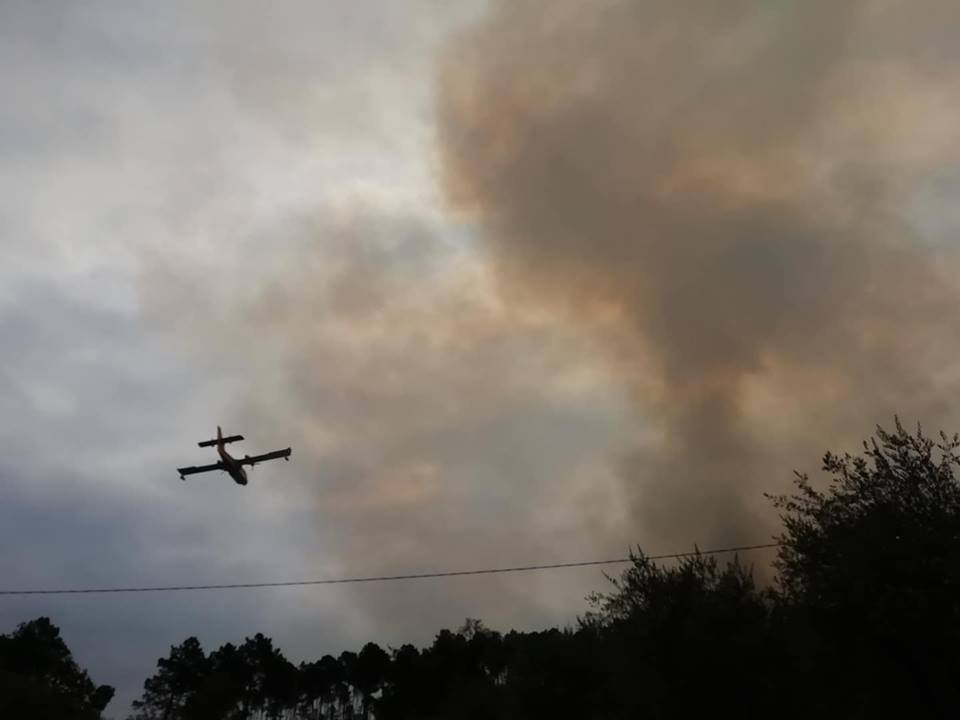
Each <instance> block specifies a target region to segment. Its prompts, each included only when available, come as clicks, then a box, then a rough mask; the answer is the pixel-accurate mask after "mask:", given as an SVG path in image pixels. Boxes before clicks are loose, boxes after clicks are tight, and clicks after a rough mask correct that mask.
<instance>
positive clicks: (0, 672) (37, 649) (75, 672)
mask: <svg viewBox="0 0 960 720" xmlns="http://www.w3.org/2000/svg"><path fill="white" fill-rule="evenodd" d="M112 698H113V688H111V687H109V686H107V685H100V686H97V685H95V684H94V682H93V681H92V680H91V679H90V677H89V675H87V672H86V671H85V670H82V669H80V667H79V666H78V665H77V664H76V662H75V661H74V659H73V656H72V655H71V654H70V649H69V648H68V647H67V645H66V643H64V641H63V639H62V638H61V637H60V629H59V628H57V626H56V625H54V624H53V623H51V622H50V620H49V619H48V618H45V617H41V618H37V619H36V620H32V621H30V622H28V623H23V624H21V625H20V626H19V627H18V628H17V629H16V630H14V631H13V633H11V634H10V635H0V718H37V720H96V718H99V717H100V714H101V713H102V712H103V709H104V708H105V707H106V706H107V703H109V702H110V700H111V699H112Z"/></svg>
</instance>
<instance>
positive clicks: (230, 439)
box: [197, 435, 243, 447]
mask: <svg viewBox="0 0 960 720" xmlns="http://www.w3.org/2000/svg"><path fill="white" fill-rule="evenodd" d="M238 440H243V435H231V436H230V437H225V438H224V439H223V443H224V444H226V443H232V442H237V441H238ZM217 442H218V440H217V439H216V438H214V439H213V440H204V441H203V442H202V443H197V445H199V446H200V447H215V446H216V444H217Z"/></svg>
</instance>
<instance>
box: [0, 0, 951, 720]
mask: <svg viewBox="0 0 960 720" xmlns="http://www.w3.org/2000/svg"><path fill="white" fill-rule="evenodd" d="M957 14H958V12H957V11H956V10H954V9H953V4H951V3H947V2H945V1H943V2H940V1H939V0H924V1H923V2H913V1H912V2H910V3H907V2H902V1H899V0H876V1H875V2H849V3H844V4H837V3H832V2H826V1H824V2H805V3H802V4H801V3H796V2H781V3H770V2H760V1H759V0H738V1H737V2H732V3H723V4H717V3H713V2H706V1H704V2H699V1H697V2H688V3H676V2H666V1H664V2H659V1H651V2H646V3H633V2H626V0H623V1H620V0H609V1H604V2H598V3H579V2H572V1H571V2H567V1H566V0H551V2H509V3H507V2H504V3H494V4H493V6H491V7H486V4H485V3H482V2H480V0H477V1H476V2H473V1H472V0H471V1H470V2H467V1H462V2H455V3H449V2H436V1H433V0H417V1H416V2H400V1H399V0H396V1H393V0H377V1H376V2H373V1H371V2H364V3H346V2H345V3H336V4H335V3H322V4H320V3H309V2H291V3H284V4H282V5H281V6H280V7H279V9H278V8H277V7H268V6H267V4H264V3H261V2H255V1H253V0H250V1H249V2H246V1H243V2H231V3H220V2H200V3H196V2H186V1H184V2H169V3H163V4H157V3H149V2H127V3H110V2H91V3H84V4H82V5H79V4H76V3H66V2H64V3H43V4H40V3H35V2H27V1H23V2H15V1H10V0H6V1H0V60H2V63H0V93H2V94H3V97H4V103H3V107H2V110H0V159H2V163H0V243H2V245H0V247H2V248H3V260H4V262H3V263H0V333H2V336H0V337H2V338H3V343H2V346H0V359H2V362H0V408H2V411H3V412H2V413H0V458H2V461H0V472H2V475H0V578H2V582H0V585H2V586H3V587H9V588H17V587H55V586H92V585H128V584H131V585H132V584H138V583H147V584H167V583H176V584H179V583H193V582H237V581H240V582H243V581H250V580H254V581H257V580H288V579H294V578H314V577H337V576H344V575H367V574H379V573H384V572H387V573H399V572H405V571H412V572H416V571H428V570H434V569H436V570H444V569H453V568H465V567H466V568H469V567H488V566H495V565H512V564H518V563H521V564H526V563H534V562H541V561H568V560H581V559H591V558H594V557H599V556H606V555H610V554H613V555H620V554H622V553H623V552H624V551H625V550H626V547H627V546H628V544H631V543H635V542H642V543H644V545H645V547H647V548H648V549H649V550H651V551H670V550H674V549H678V550H685V549H689V548H690V547H691V546H692V545H693V543H694V542H697V543H700V545H701V546H702V547H703V546H707V545H710V544H712V543H725V542H741V541H743V542H755V541H756V542H763V541H765V540H767V539H768V537H769V534H770V532H771V528H772V524H771V517H770V513H769V509H768V508H767V506H766V503H765V501H764V500H763V498H762V492H763V491H772V492H779V491H782V490H783V489H785V488H786V487H787V486H788V484H789V481H790V473H791V471H792V470H793V469H794V468H800V469H806V470H811V471H815V470H816V469H817V460H818V458H819V456H820V454H821V453H822V452H823V451H824V450H826V449H827V448H833V449H844V448H851V449H852V448H855V443H856V442H857V441H858V440H859V439H860V438H861V437H863V436H864V435H865V434H867V433H869V432H870V430H871V428H872V426H873V424H874V423H876V422H888V421H889V420H890V419H891V415H892V413H893V412H900V413H901V414H902V415H903V417H904V418H905V419H906V420H907V421H910V422H912V421H914V420H917V419H920V420H923V421H924V422H926V423H928V424H930V425H933V426H937V425H940V424H943V425H945V426H946V427H947V428H948V429H954V428H953V426H952V425H951V423H952V422H953V421H954V420H955V413H954V412H953V410H952V408H951V406H950V403H949V398H950V397H952V393H953V391H954V390H955V388H956V380H957V373H956V370H955V361H954V358H955V357H956V354H957V352H956V351H957V350H958V348H957V344H958V343H957V341H956V339H955V337H956V334H955V333H952V332H951V327H952V313H953V312H954V308H955V307H956V300H957V296H956V294H957V288H956V285H955V282H954V280H953V278H954V277H956V273H955V272H954V268H955V264H956V261H955V257H954V241H953V234H954V231H955V230H956V228H957V226H958V222H957V220H958V216H957V212H956V210H955V207H954V206H955V203H953V202H952V200H951V198H952V195H953V194H954V193H955V191H956V189H957V176H956V171H955V170H954V168H955V167H956V164H955V163H956V160H957V158H956V152H957V150H956V149H957V148H958V147H960V145H958V143H957V139H958V138H957V137H956V135H957V130H956V127H957V126H956V123H955V122H952V120H953V119H954V118H955V117H956V109H957V101H958V96H957V91H956V89H955V88H956V87H958V85H957V82H956V81H957V80H958V79H960V78H958V72H957V70H958V67H957V58H956V50H955V48H954V45H953V43H952V41H951V37H950V33H948V32H947V29H948V28H951V27H956V21H957V20H958V19H960V18H958V17H956V15H957ZM217 424H221V425H223V426H224V430H226V431H229V432H241V433H243V434H244V435H246V437H247V442H246V443H244V445H243V451H245V452H253V451H259V450H268V449H273V448H274V447H285V446H286V445H288V444H289V445H292V446H293V449H294V452H293V458H292V462H291V463H289V464H286V463H277V464H270V465H266V466H260V467H257V468H255V469H254V470H253V471H252V479H251V483H250V485H249V486H247V487H245V488H238V487H237V486H235V485H233V484H232V483H231V482H230V481H229V479H228V478H226V477H225V476H206V477H203V476H201V477H196V478H191V480H190V482H188V483H186V484H184V483H180V482H179V481H178V480H177V477H176V474H175V470H174V468H176V467H177V466H179V465H181V464H194V463H199V462H202V461H205V460H206V459H207V458H208V457H209V455H208V454H206V453H205V452H204V451H201V450H199V449H198V448H197V447H196V442H197V441H199V440H203V439H206V438H207V437H209V436H210V435H211V434H212V433H213V432H214V430H215V427H216V425H217ZM756 561H757V563H758V564H760V565H762V564H763V563H764V561H765V558H764V557H763V556H758V557H757V558H756ZM602 587H603V579H602V576H601V574H600V572H599V571H597V570H594V569H588V570H575V571H563V572H558V573H553V574H550V573H545V574H530V575H523V576H503V577H491V576H487V577H483V578H462V579H455V580H451V581H436V582H434V581H426V582H420V583H406V584H397V585H390V586H376V585H364V586H358V587H327V588H313V589H286V590H263V591H251V592H246V591H237V592H229V593H211V594H184V595H175V594H169V595H135V596H108V597H101V596H84V597H65V598H45V599H37V598H29V597H28V598H16V599H11V598H7V599H0V631H5V630H9V629H11V628H12V627H13V626H14V625H15V624H16V623H17V622H19V621H23V620H27V619H30V618H32V617H36V616H37V615H40V614H47V615H49V616H50V617H51V618H52V619H53V620H54V622H56V623H57V624H59V625H60V626H61V627H62V628H63V630H64V634H65V636H66V639H67V641H68V643H69V644H70V645H71V647H72V648H74V650H75V652H76V654H77V656H78V658H79V660H80V661H81V663H82V664H84V665H85V666H87V667H89V668H90V670H91V672H92V674H93V675H94V677H95V679H96V680H97V681H99V682H106V683H112V684H115V685H116V686H117V687H118V690H119V694H118V697H117V699H116V701H115V702H114V704H113V705H112V706H111V710H112V711H113V712H115V714H117V715H122V714H123V713H124V712H125V709H126V707H127V705H128V703H129V701H130V700H131V699H132V698H133V697H135V696H136V695H138V694H139V689H140V685H141V683H142V681H143V679H144V678H145V677H146V676H147V675H148V674H150V673H151V672H152V670H153V667H154V663H155V661H156V659H157V657H158V656H160V655H163V654H165V653H166V651H167V649H168V647H169V645H171V644H173V643H179V642H180V641H182V640H183V639H185V638H186V637H187V636H189V635H197V636H198V637H200V639H201V640H202V641H203V643H204V645H205V647H207V648H208V649H213V648H215V647H216V646H218V645H219V644H221V643H223V642H226V641H234V642H236V641H242V639H243V637H244V636H247V635H252V634H253V633H256V632H264V633H266V634H268V635H271V636H272V637H273V638H274V640H275V641H276V642H277V643H278V644H279V646H280V647H281V648H282V649H283V650H284V652H285V653H286V654H287V655H288V657H290V658H291V659H293V660H295V661H298V660H301V659H312V658H316V657H319V656H320V655H322V654H324V653H328V652H329V653H338V652H340V651H341V650H344V649H348V648H352V649H357V648H358V647H359V646H360V645H362V643H364V642H366V641H368V640H376V641H378V642H380V643H382V644H384V645H387V644H392V645H397V644H399V643H401V642H407V641H412V642H417V643H426V642H429V640H430V638H431V636H432V634H433V633H434V632H436V631H437V630H438V629H439V628H440V627H443V626H456V625H458V624H459V623H460V622H462V620H463V619H464V618H465V617H467V616H471V617H481V618H483V619H484V620H485V621H486V622H487V623H488V624H490V625H491V626H493V627H496V628H499V629H508V628H511V627H516V628H520V629H532V628H537V627H543V626H547V625H555V624H564V623H570V622H573V621H574V619H575V616H576V614H577V613H579V612H582V611H583V610H584V609H585V604H584V600H583V597H584V595H585V594H586V593H588V592H590V591H593V590H596V589H600V588H602Z"/></svg>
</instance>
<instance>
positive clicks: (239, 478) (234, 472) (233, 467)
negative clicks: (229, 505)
mask: <svg viewBox="0 0 960 720" xmlns="http://www.w3.org/2000/svg"><path fill="white" fill-rule="evenodd" d="M238 440H243V435H231V436H230V437H224V436H223V431H222V430H221V429H220V426H219V425H218V426H217V437H216V438H214V439H213V440H204V441H203V442H202V443H198V445H199V446H200V447H214V446H215V447H216V448H217V453H218V454H219V455H220V462H218V463H214V464H213V465H197V466H195V467H185V468H177V472H178V473H180V479H181V480H186V477H185V476H186V475H195V474H196V473H204V472H211V471H213V470H224V471H226V472H228V473H230V477H232V478H233V481H234V482H235V483H237V485H246V484H247V471H246V470H244V469H243V466H244V465H249V466H250V467H253V466H254V465H256V464H257V463H261V462H266V461H267V460H279V459H280V458H283V459H284V460H287V461H289V460H290V452H291V450H290V448H287V449H286V450H274V451H273V452H268V453H265V454H264V455H254V456H253V457H250V456H249V455H244V456H243V458H234V457H232V456H231V455H230V453H228V452H227V450H226V448H225V447H224V445H226V444H227V443H232V442H237V441H238Z"/></svg>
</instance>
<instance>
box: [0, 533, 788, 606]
mask: <svg viewBox="0 0 960 720" xmlns="http://www.w3.org/2000/svg"><path fill="white" fill-rule="evenodd" d="M780 546H781V543H766V544H763V545H740V546H738V547H728V548H716V549H713V550H697V551H693V552H682V553H670V554H667V555H646V556H645V557H646V558H647V559H648V560H672V559H678V558H687V557H694V556H695V555H720V554H723V553H732V552H743V551H747V550H763V549H766V548H775V547H780ZM628 562H632V559H631V558H628V557H626V558H615V559H612V560H586V561H584V562H571V563H551V564H548V565H523V566H519V567H505V568H488V569H484V570H451V571H447V572H431V573H414V574H410V575H376V576H371V577H348V578H330V579H325V580H290V581H286V582H258V583H228V584H223V585H162V586H156V587H115V588H57V589H51V590H0V595H92V594H103V593H145V592H180V591H185V590H240V589H247V588H275V587H304V586H308V585H346V584H351V583H370V582H388V581H392V580H426V579H429V578H447V577H459V576H463V575H494V574H498V573H516V572H529V571H531V570H556V569H559V568H575V567H588V566H591V565H616V564H621V563H628Z"/></svg>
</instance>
